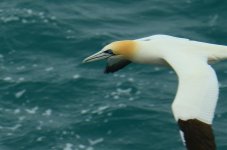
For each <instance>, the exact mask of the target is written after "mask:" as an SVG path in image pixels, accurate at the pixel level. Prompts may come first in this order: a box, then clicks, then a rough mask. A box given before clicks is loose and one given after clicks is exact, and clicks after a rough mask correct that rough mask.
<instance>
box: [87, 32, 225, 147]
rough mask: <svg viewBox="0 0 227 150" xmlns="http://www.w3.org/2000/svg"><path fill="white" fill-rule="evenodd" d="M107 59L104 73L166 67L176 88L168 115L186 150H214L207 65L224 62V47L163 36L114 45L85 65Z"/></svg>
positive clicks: (212, 83) (213, 96)
mask: <svg viewBox="0 0 227 150" xmlns="http://www.w3.org/2000/svg"><path fill="white" fill-rule="evenodd" d="M100 58H102V59H104V58H108V64H107V67H106V71H105V72H106V73H109V72H115V71H117V70H119V69H121V68H123V67H125V66H126V65H128V64H129V63H130V62H135V63H142V64H159V65H168V66H170V67H171V68H173V70H174V71H175V72H176V74H177V76H178V79H179V85H178V90H177V94H176V97H175V99H174V101H173V103H172V111H173V114H174V117H175V120H176V121H177V122H178V125H179V127H180V132H181V135H182V137H183V139H184V140H185V142H186V147H187V148H188V149H189V150H214V149H215V140H214V135H213V132H212V126H211V124H212V120H213V117H214V112H215V107H216V103H217V100H218V80H217V77H216V73H215V71H214V70H213V69H212V67H211V66H210V65H209V62H215V61H218V60H222V59H227V46H222V45H215V44H209V43H203V42H197V41H191V40H188V39H183V38H177V37H172V36H167V35H154V36H150V37H147V38H142V39H137V40H127V41H117V42H113V43H111V44H109V45H107V46H105V47H104V48H103V49H102V50H101V51H100V52H98V53H96V54H94V55H92V56H90V57H88V58H87V59H85V60H84V61H85V62H89V61H94V60H99V59H100Z"/></svg>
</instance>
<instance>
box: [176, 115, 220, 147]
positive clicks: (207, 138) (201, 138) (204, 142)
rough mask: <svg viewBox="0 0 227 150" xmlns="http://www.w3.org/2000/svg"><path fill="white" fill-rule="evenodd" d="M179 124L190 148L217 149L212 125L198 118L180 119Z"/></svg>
mask: <svg viewBox="0 0 227 150" xmlns="http://www.w3.org/2000/svg"><path fill="white" fill-rule="evenodd" d="M178 125H179V127H180V131H181V132H183V134H182V136H183V139H184V140H183V142H185V144H186V147H187V149H188V150H216V144H215V138H214V134H213V130H212V127H211V125H209V124H206V123H203V122H201V121H199V120H197V119H190V120H186V121H183V120H178Z"/></svg>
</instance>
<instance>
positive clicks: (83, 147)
mask: <svg viewBox="0 0 227 150" xmlns="http://www.w3.org/2000/svg"><path fill="white" fill-rule="evenodd" d="M78 147H79V148H80V149H85V148H86V146H85V145H83V144H80V145H79V146H78Z"/></svg>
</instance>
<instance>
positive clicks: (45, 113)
mask: <svg viewBox="0 0 227 150" xmlns="http://www.w3.org/2000/svg"><path fill="white" fill-rule="evenodd" d="M51 114H52V110H51V109H47V110H46V111H45V112H44V113H43V116H50V115H51Z"/></svg>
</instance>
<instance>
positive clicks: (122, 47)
mask: <svg viewBox="0 0 227 150" xmlns="http://www.w3.org/2000/svg"><path fill="white" fill-rule="evenodd" d="M108 48H109V49H111V50H112V51H113V53H114V54H115V55H122V56H124V57H125V58H129V59H130V58H132V57H133V55H134V53H135V50H136V42H135V41H132V40H125V41H117V42H113V43H111V44H109V45H108Z"/></svg>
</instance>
